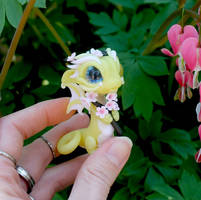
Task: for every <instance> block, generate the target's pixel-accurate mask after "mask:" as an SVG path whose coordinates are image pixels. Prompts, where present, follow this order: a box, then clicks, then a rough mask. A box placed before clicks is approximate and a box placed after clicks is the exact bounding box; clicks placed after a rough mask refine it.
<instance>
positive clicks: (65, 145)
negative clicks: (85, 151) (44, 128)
mask: <svg viewBox="0 0 201 200" xmlns="http://www.w3.org/2000/svg"><path fill="white" fill-rule="evenodd" d="M80 139H81V131H79V130H76V131H72V132H70V133H68V134H66V135H64V136H63V137H61V138H60V140H59V142H58V143H57V150H58V152H59V153H61V154H64V155H66V154H69V153H71V152H73V151H74V150H75V149H76V148H77V146H78V145H79V144H80Z"/></svg>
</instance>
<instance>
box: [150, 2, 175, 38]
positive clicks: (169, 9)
mask: <svg viewBox="0 0 201 200" xmlns="http://www.w3.org/2000/svg"><path fill="white" fill-rule="evenodd" d="M159 1H160V2H163V1H161V0H158V2H159ZM176 9H177V2H176V1H171V4H168V5H167V6H165V7H163V8H162V9H161V10H160V12H159V13H158V14H157V15H156V17H155V18H154V19H153V20H152V24H151V34H152V35H153V34H154V33H156V31H157V30H158V29H159V27H160V26H161V24H162V23H163V22H164V21H165V20H166V19H167V18H168V16H169V15H170V14H171V13H173V12H174V11H175V10H176Z"/></svg>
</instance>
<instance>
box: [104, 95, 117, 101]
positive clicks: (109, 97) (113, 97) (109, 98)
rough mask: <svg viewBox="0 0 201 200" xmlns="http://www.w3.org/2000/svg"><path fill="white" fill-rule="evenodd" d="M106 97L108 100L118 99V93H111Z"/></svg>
mask: <svg viewBox="0 0 201 200" xmlns="http://www.w3.org/2000/svg"><path fill="white" fill-rule="evenodd" d="M106 99H107V100H108V101H118V99H117V93H109V94H107V96H106Z"/></svg>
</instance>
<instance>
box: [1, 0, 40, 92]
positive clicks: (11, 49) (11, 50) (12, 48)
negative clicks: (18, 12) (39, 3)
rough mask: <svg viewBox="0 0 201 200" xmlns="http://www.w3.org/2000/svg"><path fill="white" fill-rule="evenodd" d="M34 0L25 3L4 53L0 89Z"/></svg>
mask: <svg viewBox="0 0 201 200" xmlns="http://www.w3.org/2000/svg"><path fill="white" fill-rule="evenodd" d="M35 1H36V0H30V1H29V3H28V4H27V6H26V8H25V10H24V13H23V16H22V18H21V20H20V23H19V25H18V27H17V29H16V31H15V35H14V36H13V39H12V41H11V45H10V47H9V50H8V53H7V55H6V59H5V62H4V64H3V67H2V70H1V75H0V90H1V89H2V87H3V83H4V80H5V78H6V75H7V73H8V70H9V67H10V65H11V63H12V58H13V56H14V54H15V50H16V48H17V45H18V42H19V40H20V37H21V35H22V31H23V29H24V26H25V24H26V22H27V19H28V17H29V14H30V12H31V10H32V8H33V7H34V3H35Z"/></svg>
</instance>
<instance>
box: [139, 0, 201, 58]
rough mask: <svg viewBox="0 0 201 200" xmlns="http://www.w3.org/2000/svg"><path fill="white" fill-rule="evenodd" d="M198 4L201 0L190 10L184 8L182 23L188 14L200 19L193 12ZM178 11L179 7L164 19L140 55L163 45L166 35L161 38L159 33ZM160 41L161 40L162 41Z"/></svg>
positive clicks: (161, 32) (179, 10) (178, 13)
mask: <svg viewBox="0 0 201 200" xmlns="http://www.w3.org/2000/svg"><path fill="white" fill-rule="evenodd" d="M200 4H201V0H198V1H197V2H196V4H195V5H194V6H193V8H192V9H191V10H186V9H185V13H186V15H185V16H184V17H183V23H185V22H186V21H187V20H188V18H189V16H191V17H193V18H196V19H200V17H197V16H198V15H197V13H195V12H194V11H195V10H197V9H198V8H199V6H200ZM180 12H181V9H178V10H176V11H174V12H173V13H172V14H171V15H170V16H169V17H168V18H167V19H166V21H165V22H164V23H163V24H162V25H161V27H160V28H159V30H158V31H157V32H156V34H155V35H154V37H153V38H152V40H151V41H150V42H149V44H148V45H147V47H146V48H145V50H144V51H143V53H142V55H147V54H149V53H151V52H153V51H154V50H155V49H156V48H158V47H159V46H161V45H163V44H164V43H165V42H166V41H167V37H166V36H164V37H162V38H161V35H162V34H163V32H164V31H165V30H166V28H167V27H168V26H169V24H170V23H171V21H172V20H173V19H175V17H176V16H178V15H180ZM180 23H182V22H180ZM165 38H166V39H165ZM158 41H159V42H158ZM161 41H163V43H162V42H161Z"/></svg>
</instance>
